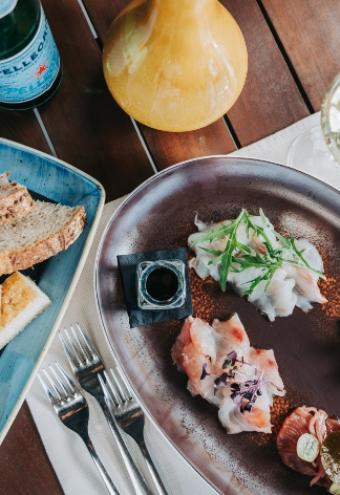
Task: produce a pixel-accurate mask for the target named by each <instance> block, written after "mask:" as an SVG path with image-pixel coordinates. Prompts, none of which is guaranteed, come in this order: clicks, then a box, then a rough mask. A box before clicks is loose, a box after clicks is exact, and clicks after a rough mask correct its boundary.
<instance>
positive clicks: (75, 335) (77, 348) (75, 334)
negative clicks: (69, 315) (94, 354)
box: [70, 325, 89, 364]
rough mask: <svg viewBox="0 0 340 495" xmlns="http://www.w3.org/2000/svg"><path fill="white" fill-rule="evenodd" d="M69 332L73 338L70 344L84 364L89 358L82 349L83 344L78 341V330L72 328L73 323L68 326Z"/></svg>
mask: <svg viewBox="0 0 340 495" xmlns="http://www.w3.org/2000/svg"><path fill="white" fill-rule="evenodd" d="M70 332H71V335H72V339H73V341H72V345H73V348H74V349H75V352H76V353H77V355H78V359H80V360H81V362H82V364H86V363H87V361H88V360H89V359H88V357H87V355H86V352H85V351H84V346H83V344H82V342H81V341H80V337H79V332H78V331H77V330H76V329H75V328H74V326H73V325H71V326H70Z"/></svg>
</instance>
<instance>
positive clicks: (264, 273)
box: [193, 209, 324, 296]
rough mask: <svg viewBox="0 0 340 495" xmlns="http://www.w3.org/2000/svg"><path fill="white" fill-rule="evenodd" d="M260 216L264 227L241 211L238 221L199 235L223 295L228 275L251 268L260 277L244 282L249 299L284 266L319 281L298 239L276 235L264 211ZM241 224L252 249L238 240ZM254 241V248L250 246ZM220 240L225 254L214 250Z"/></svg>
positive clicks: (246, 212) (247, 213)
mask: <svg viewBox="0 0 340 495" xmlns="http://www.w3.org/2000/svg"><path fill="white" fill-rule="evenodd" d="M259 214H260V218H261V220H262V226H261V225H257V224H256V223H255V221H254V220H253V217H252V215H250V213H249V212H248V211H247V210H245V209H242V210H241V212H240V214H239V215H238V217H237V218H236V219H235V220H232V221H229V223H224V224H222V225H220V226H219V227H215V228H212V229H210V230H209V229H208V230H206V231H204V232H202V233H200V234H197V238H196V239H195V240H194V242H193V244H194V245H195V246H196V245H198V247H199V249H201V250H202V251H204V252H206V253H207V254H208V255H209V256H210V257H211V258H210V259H209V260H208V261H207V263H208V265H209V266H212V265H217V267H218V269H219V282H220V286H221V289H222V291H225V290H226V287H227V282H228V276H229V274H231V273H240V272H243V271H244V270H246V269H251V268H252V269H256V270H257V273H255V276H254V273H253V276H254V278H252V279H250V280H247V281H246V282H244V284H245V285H246V286H247V287H246V289H245V291H244V294H245V295H246V296H250V295H251V294H252V293H253V291H254V290H255V289H256V287H257V286H258V285H259V284H260V283H261V282H266V287H267V286H268V284H269V283H270V282H271V280H272V277H273V275H274V273H275V271H276V270H277V269H278V268H280V267H281V266H282V265H283V264H284V263H288V264H292V265H297V266H302V267H304V268H307V269H308V270H310V271H312V272H314V273H316V274H317V275H319V276H320V277H323V276H324V275H323V273H322V272H320V271H318V270H316V269H315V268H313V267H312V266H311V265H310V264H309V263H308V261H307V260H306V257H305V256H304V250H303V249H299V248H298V246H297V244H296V240H295V239H292V238H289V237H284V236H283V235H281V234H279V233H278V232H276V231H275V230H274V228H273V226H272V224H271V223H270V220H269V219H268V218H267V217H266V215H265V214H264V212H263V210H262V209H260V212H259ZM241 224H243V225H244V226H245V231H246V233H247V237H248V239H249V245H247V244H245V243H244V241H243V240H241V239H238V229H239V227H240V225H241ZM252 239H254V245H253V244H252V243H251V240H252ZM271 239H272V240H271ZM218 240H225V248H224V250H222V249H221V248H220V249H216V248H215V247H214V242H215V241H218ZM202 244H205V245H202ZM257 244H258V246H257ZM216 247H217V246H216ZM219 247H220V246H219Z"/></svg>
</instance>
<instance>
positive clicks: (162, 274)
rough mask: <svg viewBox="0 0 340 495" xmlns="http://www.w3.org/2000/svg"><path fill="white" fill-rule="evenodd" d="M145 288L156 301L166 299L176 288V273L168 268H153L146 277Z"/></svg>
mask: <svg viewBox="0 0 340 495" xmlns="http://www.w3.org/2000/svg"><path fill="white" fill-rule="evenodd" d="M146 290H147V292H148V294H149V295H150V296H151V297H152V298H153V299H155V300H156V301H167V300H169V299H171V298H172V297H173V296H174V295H175V294H176V292H177V290H178V278H177V275H176V274H175V272H173V271H172V270H170V269H169V268H155V269H154V270H153V271H152V272H150V273H149V275H148V278H147V279H146Z"/></svg>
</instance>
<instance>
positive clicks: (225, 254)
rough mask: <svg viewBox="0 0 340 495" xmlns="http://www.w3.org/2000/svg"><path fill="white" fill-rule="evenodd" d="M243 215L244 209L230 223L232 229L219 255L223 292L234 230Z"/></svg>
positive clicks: (230, 258) (230, 257) (235, 230)
mask: <svg viewBox="0 0 340 495" xmlns="http://www.w3.org/2000/svg"><path fill="white" fill-rule="evenodd" d="M244 215H245V210H242V211H241V213H240V214H239V216H238V217H237V218H236V220H234V222H233V223H232V229H231V231H230V234H229V239H228V242H227V246H226V248H225V250H224V252H223V254H222V255H221V267H220V286H221V289H222V290H223V292H225V290H226V288H227V279H228V273H229V270H230V266H231V263H232V261H233V253H234V250H235V248H236V245H237V238H236V232H237V229H238V227H239V225H240V223H241V222H242V220H243V217H244Z"/></svg>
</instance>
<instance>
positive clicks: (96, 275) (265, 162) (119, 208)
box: [93, 154, 340, 495]
mask: <svg viewBox="0 0 340 495" xmlns="http://www.w3.org/2000/svg"><path fill="white" fill-rule="evenodd" d="M216 158H217V159H224V160H227V162H228V161H229V160H230V161H231V160H236V161H238V162H248V164H249V162H253V164H254V166H255V165H256V163H260V164H261V165H266V166H271V165H274V166H275V167H279V168H281V169H285V170H288V171H290V172H292V173H293V174H297V175H299V176H305V177H308V179H309V180H312V181H313V182H315V183H316V184H321V185H322V186H323V187H326V188H327V189H329V190H332V191H333V192H334V193H336V194H337V195H338V197H339V200H340V191H339V190H338V189H336V188H335V187H333V186H332V185H330V184H328V183H327V182H324V181H322V180H320V179H318V178H317V177H315V176H313V175H311V174H308V173H306V172H303V171H301V170H298V169H295V168H294V167H290V166H287V165H283V164H281V163H277V162H273V161H271V160H265V159H261V158H251V157H249V158H248V157H246V156H233V155H232V154H228V155H224V154H217V155H215V154H213V155H205V156H201V157H197V158H189V159H187V160H183V161H180V162H178V163H175V164H173V165H171V166H169V167H167V168H165V169H163V170H160V171H159V172H157V173H156V174H154V175H152V176H150V177H148V178H147V179H146V180H144V181H143V182H142V183H141V184H140V185H139V186H137V187H136V188H135V189H134V190H133V191H131V192H130V193H129V194H128V195H127V196H126V197H125V198H124V199H123V201H122V202H121V203H120V204H119V205H118V206H117V208H116V209H115V210H114V211H113V212H112V214H111V215H110V217H109V219H108V220H107V224H106V226H105V228H104V230H103V232H102V234H101V238H100V241H99V244H98V247H97V252H96V256H95V261H94V270H93V287H94V292H95V300H96V306H97V311H98V314H99V316H100V322H101V327H102V329H103V333H104V336H105V340H106V342H107V344H108V348H109V351H110V353H111V356H112V358H113V359H114V360H115V361H116V363H118V365H119V366H120V367H121V369H122V371H123V373H124V377H125V379H126V380H127V382H128V383H129V385H130V387H131V388H132V390H133V392H134V393H135V395H136V397H137V399H138V401H139V405H140V407H141V408H142V410H143V412H144V413H145V415H146V416H147V418H148V420H149V421H150V422H151V423H152V424H153V426H154V427H155V428H156V429H157V431H158V432H159V433H160V434H161V435H162V437H163V438H164V439H165V441H166V442H168V444H169V445H171V447H172V448H173V449H174V450H175V451H176V452H177V454H178V455H180V456H181V458H182V459H183V460H184V461H185V462H187V463H188V464H189V465H190V467H191V468H192V469H193V470H194V471H195V472H196V473H197V474H198V475H199V476H200V477H201V478H202V479H204V480H205V482H206V483H207V484H208V485H209V486H210V487H211V488H212V489H214V490H215V491H216V493H218V494H223V492H221V490H220V489H219V488H218V487H217V486H215V484H214V483H213V482H212V481H211V480H210V479H208V478H207V477H206V476H205V475H204V474H203V473H202V472H200V471H199V469H198V468H196V466H195V465H194V464H193V463H192V462H191V460H190V459H189V458H188V457H187V456H186V455H185V454H184V453H182V452H181V451H180V450H179V448H178V447H177V445H175V444H174V443H173V441H172V440H171V439H170V438H169V436H168V435H167V433H166V432H165V431H164V430H163V429H162V427H161V426H160V425H159V424H158V422H157V421H156V419H155V418H154V417H153V415H152V414H151V412H150V411H149V409H148V407H146V406H145V404H144V401H143V400H142V399H141V397H140V394H139V393H138V392H136V390H135V387H134V386H133V384H132V383H131V381H130V379H129V376H128V375H127V373H126V372H125V369H124V366H123V365H122V363H121V360H120V358H119V355H118V353H117V352H116V350H115V348H114V346H113V344H112V343H111V340H110V339H109V335H108V329H107V328H106V324H105V319H104V315H103V311H102V304H101V301H100V297H99V261H100V255H101V252H102V248H103V244H104V241H105V239H106V236H107V233H108V231H109V228H110V226H111V224H112V222H113V221H114V219H115V217H118V215H119V214H120V213H121V211H122V210H123V209H124V207H125V206H126V205H127V204H128V203H129V201H130V200H131V199H132V198H134V197H135V196H136V195H137V194H138V193H139V192H140V191H141V190H143V188H144V187H146V186H148V185H149V184H150V183H152V182H153V181H156V180H158V179H159V178H160V177H162V176H167V175H169V174H170V173H171V172H172V171H173V170H178V169H181V168H185V167H186V166H188V165H190V164H191V163H192V162H197V161H204V160H209V159H216ZM229 489H230V490H232V492H230V495H236V494H238V493H239V492H238V491H237V488H235V486H232V485H230V487H229ZM244 489H246V488H245V487H244Z"/></svg>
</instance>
